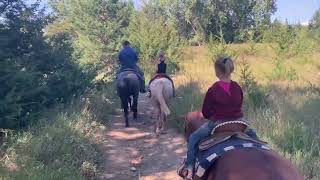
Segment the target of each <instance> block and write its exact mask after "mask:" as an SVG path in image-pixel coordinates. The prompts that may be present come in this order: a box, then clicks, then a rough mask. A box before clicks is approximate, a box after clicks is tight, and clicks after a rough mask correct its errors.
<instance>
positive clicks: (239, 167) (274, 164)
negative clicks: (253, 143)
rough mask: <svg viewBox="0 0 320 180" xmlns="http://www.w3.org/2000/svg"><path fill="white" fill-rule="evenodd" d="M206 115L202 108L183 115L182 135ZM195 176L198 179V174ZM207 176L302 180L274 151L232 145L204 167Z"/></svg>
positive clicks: (211, 178)
mask: <svg viewBox="0 0 320 180" xmlns="http://www.w3.org/2000/svg"><path fill="white" fill-rule="evenodd" d="M204 122H205V119H204V118H203V116H202V113H201V112H190V113H188V114H187V115H186V117H185V137H186V139H188V138H189V136H190V134H191V133H192V132H193V131H195V130H196V129H197V128H199V127H200V126H201V125H202V124H203V123H204ZM194 179H196V180H199V179H198V177H194ZM204 179H206V180H303V177H302V176H301V175H299V172H298V170H297V169H296V168H295V167H294V166H293V165H292V164H291V163H290V162H289V161H288V160H286V159H284V158H282V157H281V156H280V155H278V154H277V153H275V152H273V151H262V150H257V149H235V150H231V151H228V152H226V153H225V154H224V155H223V156H222V157H220V158H218V159H217V160H216V162H215V164H214V165H213V166H212V167H211V168H210V169H209V170H208V171H207V173H206V177H205V178H204Z"/></svg>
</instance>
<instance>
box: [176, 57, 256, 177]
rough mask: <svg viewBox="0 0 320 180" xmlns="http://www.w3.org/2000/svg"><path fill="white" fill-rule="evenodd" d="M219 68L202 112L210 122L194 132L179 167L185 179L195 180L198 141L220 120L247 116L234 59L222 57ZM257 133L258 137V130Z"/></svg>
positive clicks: (217, 65) (217, 64)
mask: <svg viewBox="0 0 320 180" xmlns="http://www.w3.org/2000/svg"><path fill="white" fill-rule="evenodd" d="M215 71H216V76H217V77H218V79H219V81H217V82H216V83H214V84H213V85H212V86H211V87H210V88H209V90H208V92H207V93H206V96H205V99H204V102H203V106H202V114H203V116H204V118H206V119H208V120H209V121H207V122H206V123H205V124H203V125H202V126H201V127H200V128H199V129H197V130H196V131H195V132H193V133H192V134H191V135H190V137H189V142H188V153H187V159H186V162H185V164H184V165H182V166H181V167H180V168H179V169H178V174H179V175H180V176H182V177H184V179H185V180H192V176H193V175H192V173H193V169H194V165H195V161H196V155H197V151H198V143H199V142H200V141H201V140H203V139H204V138H207V137H208V136H210V134H211V132H212V130H213V128H214V127H215V126H216V125H218V124H219V123H221V122H225V121H234V120H242V117H243V113H242V103H243V93H242V89H241V87H240V86H239V85H238V83H236V82H235V81H232V80H231V74H232V72H233V71H234V65H233V61H232V59H231V58H224V57H221V58H218V59H217V60H216V62H215ZM250 133H252V132H250ZM253 133H254V135H253V136H255V132H253ZM248 135H249V134H248Z"/></svg>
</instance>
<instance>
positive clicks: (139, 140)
mask: <svg viewBox="0 0 320 180" xmlns="http://www.w3.org/2000/svg"><path fill="white" fill-rule="evenodd" d="M138 112H139V116H138V118H139V121H138V122H136V121H134V120H132V117H130V124H131V127H130V128H124V125H125V124H124V119H123V117H122V116H119V115H117V116H115V117H114V119H113V120H112V122H111V123H110V125H109V128H108V129H107V131H106V140H105V142H104V144H105V154H106V169H105V172H106V173H105V174H104V175H103V177H101V179H108V180H113V179H114V180H116V179H117V180H128V179H140V180H143V179H148V180H149V179H161V180H166V179H168V180H169V179H179V177H178V176H177V175H176V168H177V166H178V165H179V164H180V163H181V162H182V160H183V156H184V155H185V141H184V139H183V136H182V135H180V134H178V133H177V132H176V130H174V129H170V128H168V127H167V128H166V133H165V134H162V135H160V137H155V136H154V134H153V132H154V125H155V120H153V119H151V118H150V117H151V112H152V107H150V103H149V99H148V98H146V97H144V96H143V95H140V98H139V106H138ZM119 113H121V112H119ZM137 159H138V161H139V160H140V162H136V161H137Z"/></svg>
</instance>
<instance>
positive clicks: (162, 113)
mask: <svg viewBox="0 0 320 180" xmlns="http://www.w3.org/2000/svg"><path fill="white" fill-rule="evenodd" d="M149 87H150V91H151V103H152V105H153V108H154V112H153V113H154V114H155V116H156V121H157V122H156V126H155V131H156V134H157V135H159V134H160V133H161V132H162V131H163V130H164V123H165V121H166V120H167V116H168V115H169V114H170V110H169V108H168V105H167V104H168V101H169V99H170V98H172V97H173V84H172V83H171V81H170V80H169V79H167V78H158V79H155V80H153V81H152V83H151V84H150V86H149Z"/></svg>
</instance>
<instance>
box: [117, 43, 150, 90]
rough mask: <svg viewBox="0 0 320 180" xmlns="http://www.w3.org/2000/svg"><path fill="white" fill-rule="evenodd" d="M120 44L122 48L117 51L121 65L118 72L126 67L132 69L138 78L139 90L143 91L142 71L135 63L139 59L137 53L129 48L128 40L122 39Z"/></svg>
mask: <svg viewBox="0 0 320 180" xmlns="http://www.w3.org/2000/svg"><path fill="white" fill-rule="evenodd" d="M122 45H123V48H122V50H121V51H120V53H119V61H120V65H121V67H120V72H122V71H124V70H126V69H131V70H134V71H135V72H136V73H137V75H138V77H139V80H140V87H141V88H140V92H142V93H145V92H146V89H145V79H144V73H143V71H142V70H141V69H140V68H139V66H138V65H137V62H138V60H139V57H138V54H137V53H136V51H135V50H134V49H133V48H131V46H130V45H131V44H130V42H129V41H124V42H123V44H122Z"/></svg>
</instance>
